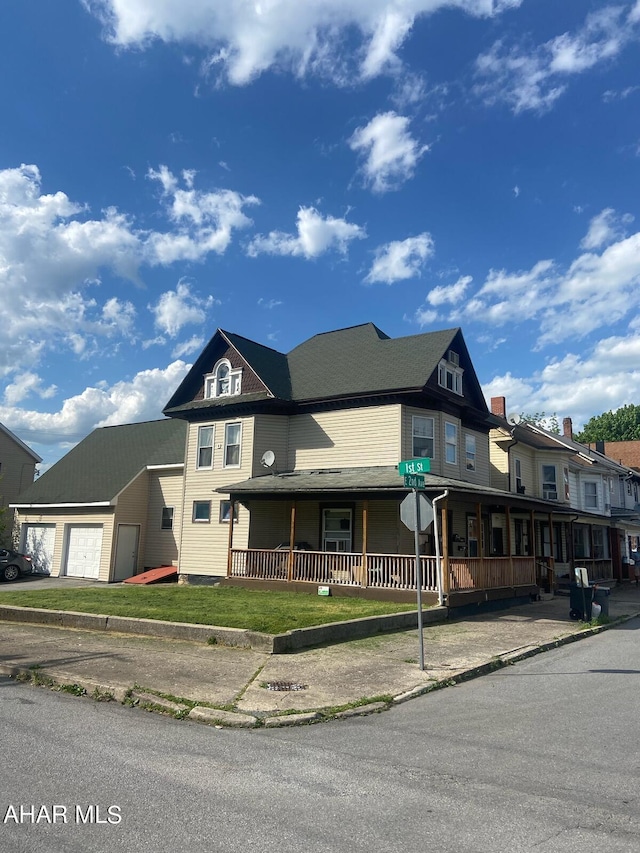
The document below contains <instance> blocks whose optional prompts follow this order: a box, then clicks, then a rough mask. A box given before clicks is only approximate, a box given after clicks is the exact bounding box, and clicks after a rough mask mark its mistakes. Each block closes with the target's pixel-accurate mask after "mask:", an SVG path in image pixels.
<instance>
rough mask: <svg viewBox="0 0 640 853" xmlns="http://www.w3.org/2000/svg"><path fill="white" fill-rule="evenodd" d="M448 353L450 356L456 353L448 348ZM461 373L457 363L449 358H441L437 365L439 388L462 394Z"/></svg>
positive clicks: (461, 370) (462, 371)
mask: <svg viewBox="0 0 640 853" xmlns="http://www.w3.org/2000/svg"><path fill="white" fill-rule="evenodd" d="M448 355H449V356H452V355H456V353H454V352H452V351H451V350H449V353H448ZM456 357H457V355H456ZM463 373H464V370H463V369H462V368H461V367H460V366H459V365H458V364H454V363H453V362H452V361H451V359H450V358H449V359H444V358H443V359H442V361H441V362H440V364H439V365H438V385H440V387H441V388H446V389H447V391H453V393H454V394H459V395H460V396H462V374H463Z"/></svg>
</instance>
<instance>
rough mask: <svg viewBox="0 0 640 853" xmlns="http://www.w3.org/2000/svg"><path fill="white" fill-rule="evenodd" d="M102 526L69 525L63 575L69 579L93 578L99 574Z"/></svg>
mask: <svg viewBox="0 0 640 853" xmlns="http://www.w3.org/2000/svg"><path fill="white" fill-rule="evenodd" d="M101 554H102V525H101V524H77V525H75V524H74V525H69V528H68V532H67V561H66V567H65V574H66V575H68V576H69V577H71V578H95V579H96V580H97V578H98V575H99V574H100V557H101Z"/></svg>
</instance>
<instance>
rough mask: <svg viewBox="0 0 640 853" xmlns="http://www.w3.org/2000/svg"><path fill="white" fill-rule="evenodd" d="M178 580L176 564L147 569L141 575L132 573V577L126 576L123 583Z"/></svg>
mask: <svg viewBox="0 0 640 853" xmlns="http://www.w3.org/2000/svg"><path fill="white" fill-rule="evenodd" d="M174 580H175V581H177V580H178V567H177V566H160V567H159V568H157V569H149V570H148V571H146V572H143V573H142V574H141V575H134V576H133V577H132V578H126V579H125V580H124V581H123V583H142V584H149V583H170V582H171V581H174Z"/></svg>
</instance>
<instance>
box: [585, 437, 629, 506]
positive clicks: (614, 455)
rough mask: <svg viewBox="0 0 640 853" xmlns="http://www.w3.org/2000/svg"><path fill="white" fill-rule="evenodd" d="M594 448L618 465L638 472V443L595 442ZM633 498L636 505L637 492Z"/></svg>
mask: <svg viewBox="0 0 640 853" xmlns="http://www.w3.org/2000/svg"><path fill="white" fill-rule="evenodd" d="M594 446H595V449H596V450H599V451H600V453H604V454H605V455H606V456H608V457H609V458H610V459H614V460H615V461H616V462H619V463H620V465H625V466H626V467H627V468H633V469H634V470H636V471H640V441H637V440H636V441H596V442H595V445H594ZM589 447H591V445H589ZM635 497H636V503H637V502H638V498H639V495H638V493H637V492H636V495H635Z"/></svg>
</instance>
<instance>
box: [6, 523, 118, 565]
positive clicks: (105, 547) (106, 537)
mask: <svg viewBox="0 0 640 853" xmlns="http://www.w3.org/2000/svg"><path fill="white" fill-rule="evenodd" d="M18 524H19V525H20V527H22V525H24V524H55V525H56V537H55V546H54V549H53V560H52V563H51V576H52V577H58V576H59V575H60V574H62V573H63V569H64V560H65V558H66V545H67V530H68V528H69V526H73V525H75V524H101V525H102V526H103V533H102V554H101V558H100V574H99V578H98V579H99V580H101V581H108V580H109V574H110V570H111V551H112V543H113V538H114V536H113V532H114V513H113V511H110V510H107V511H105V510H104V509H102V510H101V511H96V510H91V509H86V510H82V509H77V510H67V512H66V513H65V514H64V515H61V514H60V511H59V510H55V509H50V510H38V512H20V513H18Z"/></svg>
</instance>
